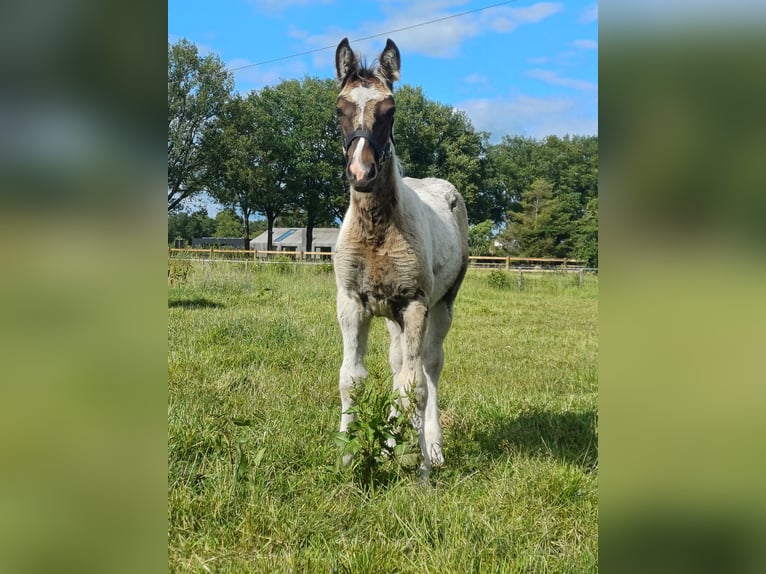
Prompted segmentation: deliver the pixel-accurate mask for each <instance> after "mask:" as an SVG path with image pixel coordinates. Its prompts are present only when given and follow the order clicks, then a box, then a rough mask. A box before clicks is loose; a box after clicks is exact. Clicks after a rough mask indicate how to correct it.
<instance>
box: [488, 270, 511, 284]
mask: <svg viewBox="0 0 766 574" xmlns="http://www.w3.org/2000/svg"><path fill="white" fill-rule="evenodd" d="M489 284H490V285H491V286H492V287H494V288H495V289H508V288H509V287H510V286H511V282H510V281H509V280H508V274H507V273H506V272H505V271H501V270H500V269H494V270H492V271H490V272H489Z"/></svg>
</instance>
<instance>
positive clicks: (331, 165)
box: [274, 78, 347, 250]
mask: <svg viewBox="0 0 766 574" xmlns="http://www.w3.org/2000/svg"><path fill="white" fill-rule="evenodd" d="M337 92H338V87H337V84H336V83H335V81H334V80H319V79H317V78H304V79H303V80H302V81H297V80H291V81H285V82H282V83H280V84H278V85H277V86H276V87H275V88H274V93H275V94H276V95H277V96H278V102H279V103H280V105H281V106H282V108H283V110H284V114H285V120H286V121H285V122H284V124H283V126H282V131H281V136H280V137H281V142H280V145H281V146H282V147H283V153H285V154H286V156H287V157H286V161H285V162H284V173H285V185H286V189H287V191H288V194H287V195H288V197H289V198H290V200H291V204H290V205H288V206H286V207H285V209H284V210H283V213H285V215H287V214H288V213H289V215H290V219H291V220H292V221H293V222H295V223H296V224H298V225H304V226H305V227H306V240H307V241H306V243H307V244H306V248H307V249H308V250H311V238H312V235H313V230H314V227H317V226H322V225H325V226H327V225H332V224H333V223H334V222H335V220H336V219H337V218H338V217H340V216H341V215H342V213H343V209H344V207H345V205H346V201H347V197H346V193H347V192H346V184H345V179H344V174H343V154H342V151H341V146H340V140H341V134H340V128H339V126H338V121H337V119H336V117H335V99H336V97H337Z"/></svg>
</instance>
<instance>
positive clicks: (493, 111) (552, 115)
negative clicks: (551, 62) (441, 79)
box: [456, 94, 598, 143]
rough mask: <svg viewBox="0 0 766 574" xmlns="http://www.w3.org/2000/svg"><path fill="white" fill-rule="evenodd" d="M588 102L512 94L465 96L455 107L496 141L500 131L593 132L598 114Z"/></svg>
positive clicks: (540, 133)
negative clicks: (482, 97) (478, 97)
mask: <svg viewBox="0 0 766 574" xmlns="http://www.w3.org/2000/svg"><path fill="white" fill-rule="evenodd" d="M590 104H591V103H590V102H588V101H586V100H582V99H577V98H562V97H554V98H534V97H530V96H526V95H523V94H521V95H517V96H515V97H513V98H496V99H474V100H467V101H465V102H463V103H461V104H459V105H457V106H456V107H457V108H458V109H461V110H463V111H464V112H466V114H468V117H469V118H470V119H471V123H472V124H473V126H474V128H476V129H477V130H480V131H488V132H490V133H491V134H492V136H491V138H490V139H491V141H492V142H493V143H497V142H499V141H500V139H501V138H502V136H504V135H521V136H525V137H533V138H537V139H541V138H544V137H545V136H549V135H557V136H564V135H566V134H570V135H596V134H597V133H598V118H597V117H596V116H595V115H594V114H593V113H592V112H590V111H589V110H590V109H592V106H591V105H590Z"/></svg>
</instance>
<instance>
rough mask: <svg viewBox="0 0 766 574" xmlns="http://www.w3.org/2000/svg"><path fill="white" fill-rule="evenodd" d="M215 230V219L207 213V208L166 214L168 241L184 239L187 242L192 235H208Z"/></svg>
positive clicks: (189, 241)
mask: <svg viewBox="0 0 766 574" xmlns="http://www.w3.org/2000/svg"><path fill="white" fill-rule="evenodd" d="M214 231H215V220H214V219H211V218H210V217H209V216H208V214H207V209H204V208H202V209H198V210H197V211H195V212H193V213H186V212H184V211H177V212H174V213H169V214H168V243H173V241H174V240H176V239H184V240H186V241H187V242H188V243H191V240H192V239H193V238H194V237H210V236H212V235H213V233H214Z"/></svg>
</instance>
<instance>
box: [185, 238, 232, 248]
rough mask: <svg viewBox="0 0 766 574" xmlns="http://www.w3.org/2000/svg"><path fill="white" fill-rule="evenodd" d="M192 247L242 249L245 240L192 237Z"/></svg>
mask: <svg viewBox="0 0 766 574" xmlns="http://www.w3.org/2000/svg"><path fill="white" fill-rule="evenodd" d="M191 244H192V247H194V248H200V249H208V248H211V247H213V248H218V249H228V248H232V247H233V248H234V249H244V248H245V240H244V239H242V238H241V237H193V238H192V242H191Z"/></svg>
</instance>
